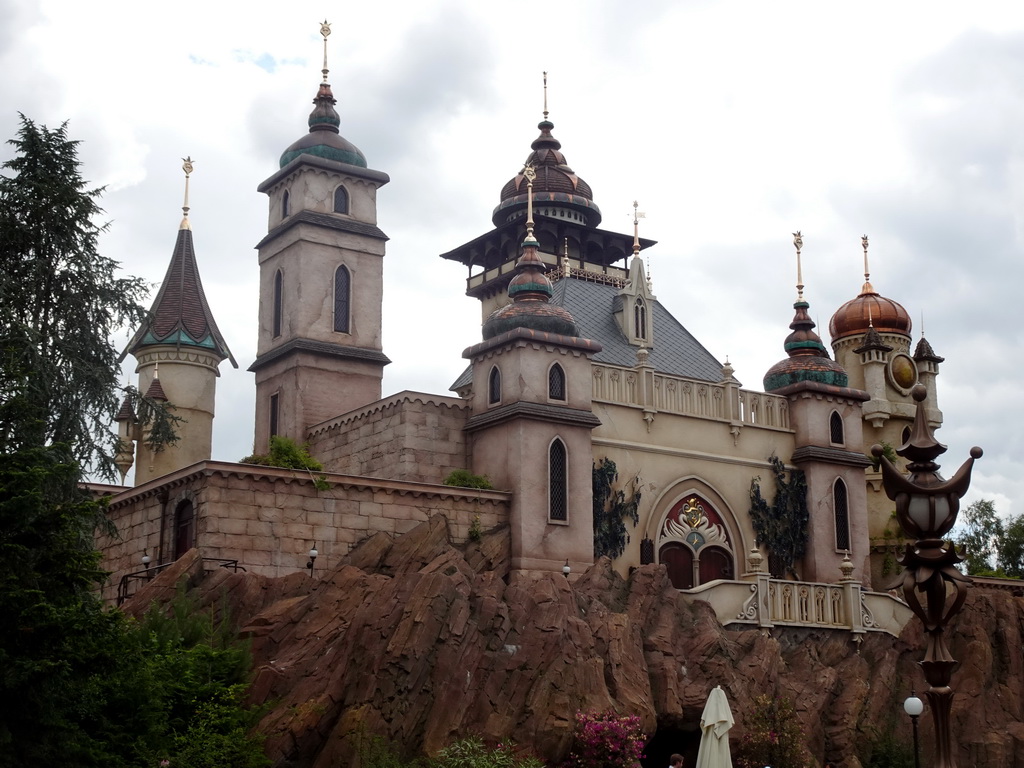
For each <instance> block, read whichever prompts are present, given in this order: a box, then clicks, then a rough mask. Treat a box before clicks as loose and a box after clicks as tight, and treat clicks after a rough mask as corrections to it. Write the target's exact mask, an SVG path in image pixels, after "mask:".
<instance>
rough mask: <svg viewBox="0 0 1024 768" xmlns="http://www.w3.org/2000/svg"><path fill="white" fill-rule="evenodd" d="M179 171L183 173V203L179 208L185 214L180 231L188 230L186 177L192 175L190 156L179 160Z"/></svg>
mask: <svg viewBox="0 0 1024 768" xmlns="http://www.w3.org/2000/svg"><path fill="white" fill-rule="evenodd" d="M181 170H183V171H184V172H185V203H184V205H182V206H181V211H182V213H184V214H185V218H184V219H182V221H181V228H182V229H189V225H188V177H189V176H191V175H192V156H191V155H188V156H187V157H183V158H181Z"/></svg>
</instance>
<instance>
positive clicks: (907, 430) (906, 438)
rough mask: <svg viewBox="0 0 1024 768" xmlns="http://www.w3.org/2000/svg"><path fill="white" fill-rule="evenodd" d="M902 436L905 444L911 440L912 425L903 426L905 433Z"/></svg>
mask: <svg viewBox="0 0 1024 768" xmlns="http://www.w3.org/2000/svg"><path fill="white" fill-rule="evenodd" d="M901 437H902V438H903V442H904V444H906V443H908V442H910V427H904V428H903V434H902V436H901Z"/></svg>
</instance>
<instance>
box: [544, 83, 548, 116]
mask: <svg viewBox="0 0 1024 768" xmlns="http://www.w3.org/2000/svg"><path fill="white" fill-rule="evenodd" d="M544 119H545V120H547V119H548V73H547V72H545V73H544Z"/></svg>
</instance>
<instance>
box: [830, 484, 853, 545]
mask: <svg viewBox="0 0 1024 768" xmlns="http://www.w3.org/2000/svg"><path fill="white" fill-rule="evenodd" d="M832 502H833V506H834V512H835V518H836V549H838V550H839V551H844V550H849V549H850V510H849V505H848V504H847V495H846V483H844V482H843V481H842V480H841V479H836V482H835V485H833V486H832Z"/></svg>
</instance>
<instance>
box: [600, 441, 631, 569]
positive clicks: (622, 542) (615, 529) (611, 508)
mask: <svg viewBox="0 0 1024 768" xmlns="http://www.w3.org/2000/svg"><path fill="white" fill-rule="evenodd" d="M618 479H619V471H618V468H617V467H616V466H615V462H614V461H612V460H611V459H608V458H604V459H601V461H600V463H598V464H594V476H593V480H594V557H595V558H598V557H602V556H604V555H608V557H611V558H616V557H618V556H619V555H621V554H622V553H623V552H625V551H626V545H627V544H628V543H629V532H628V531H627V530H626V519H627V518H629V519H630V520H632V521H633V527H634V528H636V525H637V523H639V522H640V513H639V509H640V490H639V488H638V480H639V476H635V477H634V478H633V479H632V480H630V481H629V482H628V483H626V485H627V486H628V487H629V492H630V493H629V497H628V498H627V497H626V492H625V491H624V490H622V489H621V488H620V489H618V490H615V489H613V485H614V483H615V482H616V481H617V480H618Z"/></svg>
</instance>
